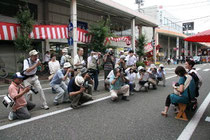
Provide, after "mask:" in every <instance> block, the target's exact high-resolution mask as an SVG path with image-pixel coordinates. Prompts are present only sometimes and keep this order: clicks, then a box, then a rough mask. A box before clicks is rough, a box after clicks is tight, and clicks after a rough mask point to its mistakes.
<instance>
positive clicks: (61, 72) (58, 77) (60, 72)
mask: <svg viewBox="0 0 210 140" xmlns="http://www.w3.org/2000/svg"><path fill="white" fill-rule="evenodd" d="M64 74H65V72H64V70H63V69H61V70H58V71H57V72H56V73H55V75H54V76H53V78H52V80H51V82H50V85H51V86H52V85H57V84H61V82H62V81H63V80H62V79H63V77H64Z"/></svg>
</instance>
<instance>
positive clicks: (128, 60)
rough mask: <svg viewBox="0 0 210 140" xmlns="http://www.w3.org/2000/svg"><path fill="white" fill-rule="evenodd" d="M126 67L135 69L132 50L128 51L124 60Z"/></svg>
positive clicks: (135, 60) (135, 59) (134, 57)
mask: <svg viewBox="0 0 210 140" xmlns="http://www.w3.org/2000/svg"><path fill="white" fill-rule="evenodd" d="M125 60H126V65H127V67H136V62H137V58H136V56H135V55H134V52H133V50H130V51H129V54H128V55H127V57H126V58H125Z"/></svg>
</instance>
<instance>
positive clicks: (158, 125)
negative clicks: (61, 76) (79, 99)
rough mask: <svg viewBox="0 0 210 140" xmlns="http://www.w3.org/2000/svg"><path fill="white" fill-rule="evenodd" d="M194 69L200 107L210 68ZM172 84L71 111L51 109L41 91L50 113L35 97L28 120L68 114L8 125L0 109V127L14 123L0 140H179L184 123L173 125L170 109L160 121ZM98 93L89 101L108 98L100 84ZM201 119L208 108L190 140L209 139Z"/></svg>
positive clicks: (206, 125)
mask: <svg viewBox="0 0 210 140" xmlns="http://www.w3.org/2000/svg"><path fill="white" fill-rule="evenodd" d="M196 67H198V68H199V69H200V70H199V73H200V75H201V76H202V78H203V86H202V88H201V90H200V96H199V98H198V103H199V106H200V105H201V103H202V102H203V101H204V99H205V98H206V96H207V95H208V94H209V91H210V87H209V83H210V79H209V78H208V77H209V76H210V65H209V64H202V65H197V66H196ZM174 68H175V66H169V67H168V68H167V69H166V70H167V77H171V76H173V75H174V73H173V71H174ZM177 80H178V78H177V77H173V78H170V79H168V80H167V82H166V87H162V86H161V83H160V86H158V89H157V90H149V92H139V93H135V95H133V96H130V97H129V99H130V101H129V102H125V101H119V102H117V103H113V102H111V100H110V99H109V98H108V99H106V100H102V101H99V102H96V103H92V104H89V105H86V106H83V107H81V108H79V109H76V110H73V109H70V108H69V104H63V105H59V106H53V104H52V101H53V98H54V96H55V95H54V94H52V93H51V90H45V94H46V98H47V101H48V104H49V106H50V110H47V111H45V110H40V107H39V106H40V105H41V103H40V102H39V98H38V97H39V96H38V95H35V96H34V101H35V102H36V103H37V107H36V108H35V110H33V111H32V118H35V117H38V116H40V115H43V114H47V113H49V112H54V111H58V110H62V109H65V108H69V109H68V110H67V111H63V112H62V113H58V114H55V115H49V116H48V117H43V118H39V119H36V120H34V121H29V122H27V123H23V124H21V122H23V121H12V122H9V121H8V120H7V116H8V112H9V111H8V110H6V109H5V108H4V107H3V106H0V109H1V111H0V112H1V113H0V128H1V127H2V126H8V125H12V124H14V123H17V122H18V123H20V124H18V125H16V126H13V127H10V128H7V129H2V130H0V139H2V140H6V139H23V140H24V139H27V140H28V139H34V140H35V139H43V140H46V139H59V140H60V139H68V140H79V139H82V140H99V139H102V140H141V139H146V140H150V139H151V140H153V139H154V140H157V139H158V140H159V139H160V140H169V139H170V140H174V139H177V138H178V137H179V136H180V134H181V133H182V131H183V129H184V128H185V127H186V125H187V124H188V123H189V122H190V121H188V122H186V121H180V120H176V119H175V118H174V117H175V114H174V111H173V107H171V109H170V111H169V116H168V117H167V118H164V117H162V116H161V115H160V112H161V111H162V110H163V108H164V103H165V98H166V96H167V95H168V94H169V93H172V88H171V84H172V82H173V81H177ZM99 90H100V92H97V93H94V98H95V99H100V98H103V97H105V96H109V93H107V92H105V91H103V81H101V82H100V87H99ZM194 114H195V112H188V113H187V115H188V118H189V119H191V118H192V117H193V115H194ZM207 116H209V117H210V105H208V107H207V109H206V110H205V112H204V114H203V116H202V118H201V120H200V121H199V123H198V126H197V128H196V130H195V131H194V133H193V135H192V137H191V139H193V140H198V139H201V140H209V139H210V134H209V132H210V122H206V121H205V119H206V117H207Z"/></svg>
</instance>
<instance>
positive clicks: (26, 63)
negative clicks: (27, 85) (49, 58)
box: [23, 58, 39, 75]
mask: <svg viewBox="0 0 210 140" xmlns="http://www.w3.org/2000/svg"><path fill="white" fill-rule="evenodd" d="M38 61H39V59H37V60H36V62H32V61H31V59H30V58H27V59H25V60H24V61H23V70H24V71H25V70H27V69H28V68H30V67H32V66H33V65H35V64H37V63H38ZM36 71H37V67H36V68H34V69H33V70H32V71H30V72H26V71H25V72H24V74H25V75H34V74H36Z"/></svg>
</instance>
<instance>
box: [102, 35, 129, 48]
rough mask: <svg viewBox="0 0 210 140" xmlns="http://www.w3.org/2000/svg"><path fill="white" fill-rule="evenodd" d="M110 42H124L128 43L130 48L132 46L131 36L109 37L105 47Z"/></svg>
mask: <svg viewBox="0 0 210 140" xmlns="http://www.w3.org/2000/svg"><path fill="white" fill-rule="evenodd" d="M110 41H115V42H119V41H124V42H126V44H127V46H129V45H130V44H131V38H130V37H129V36H123V37H107V38H106V41H105V45H106V44H107V43H110Z"/></svg>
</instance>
